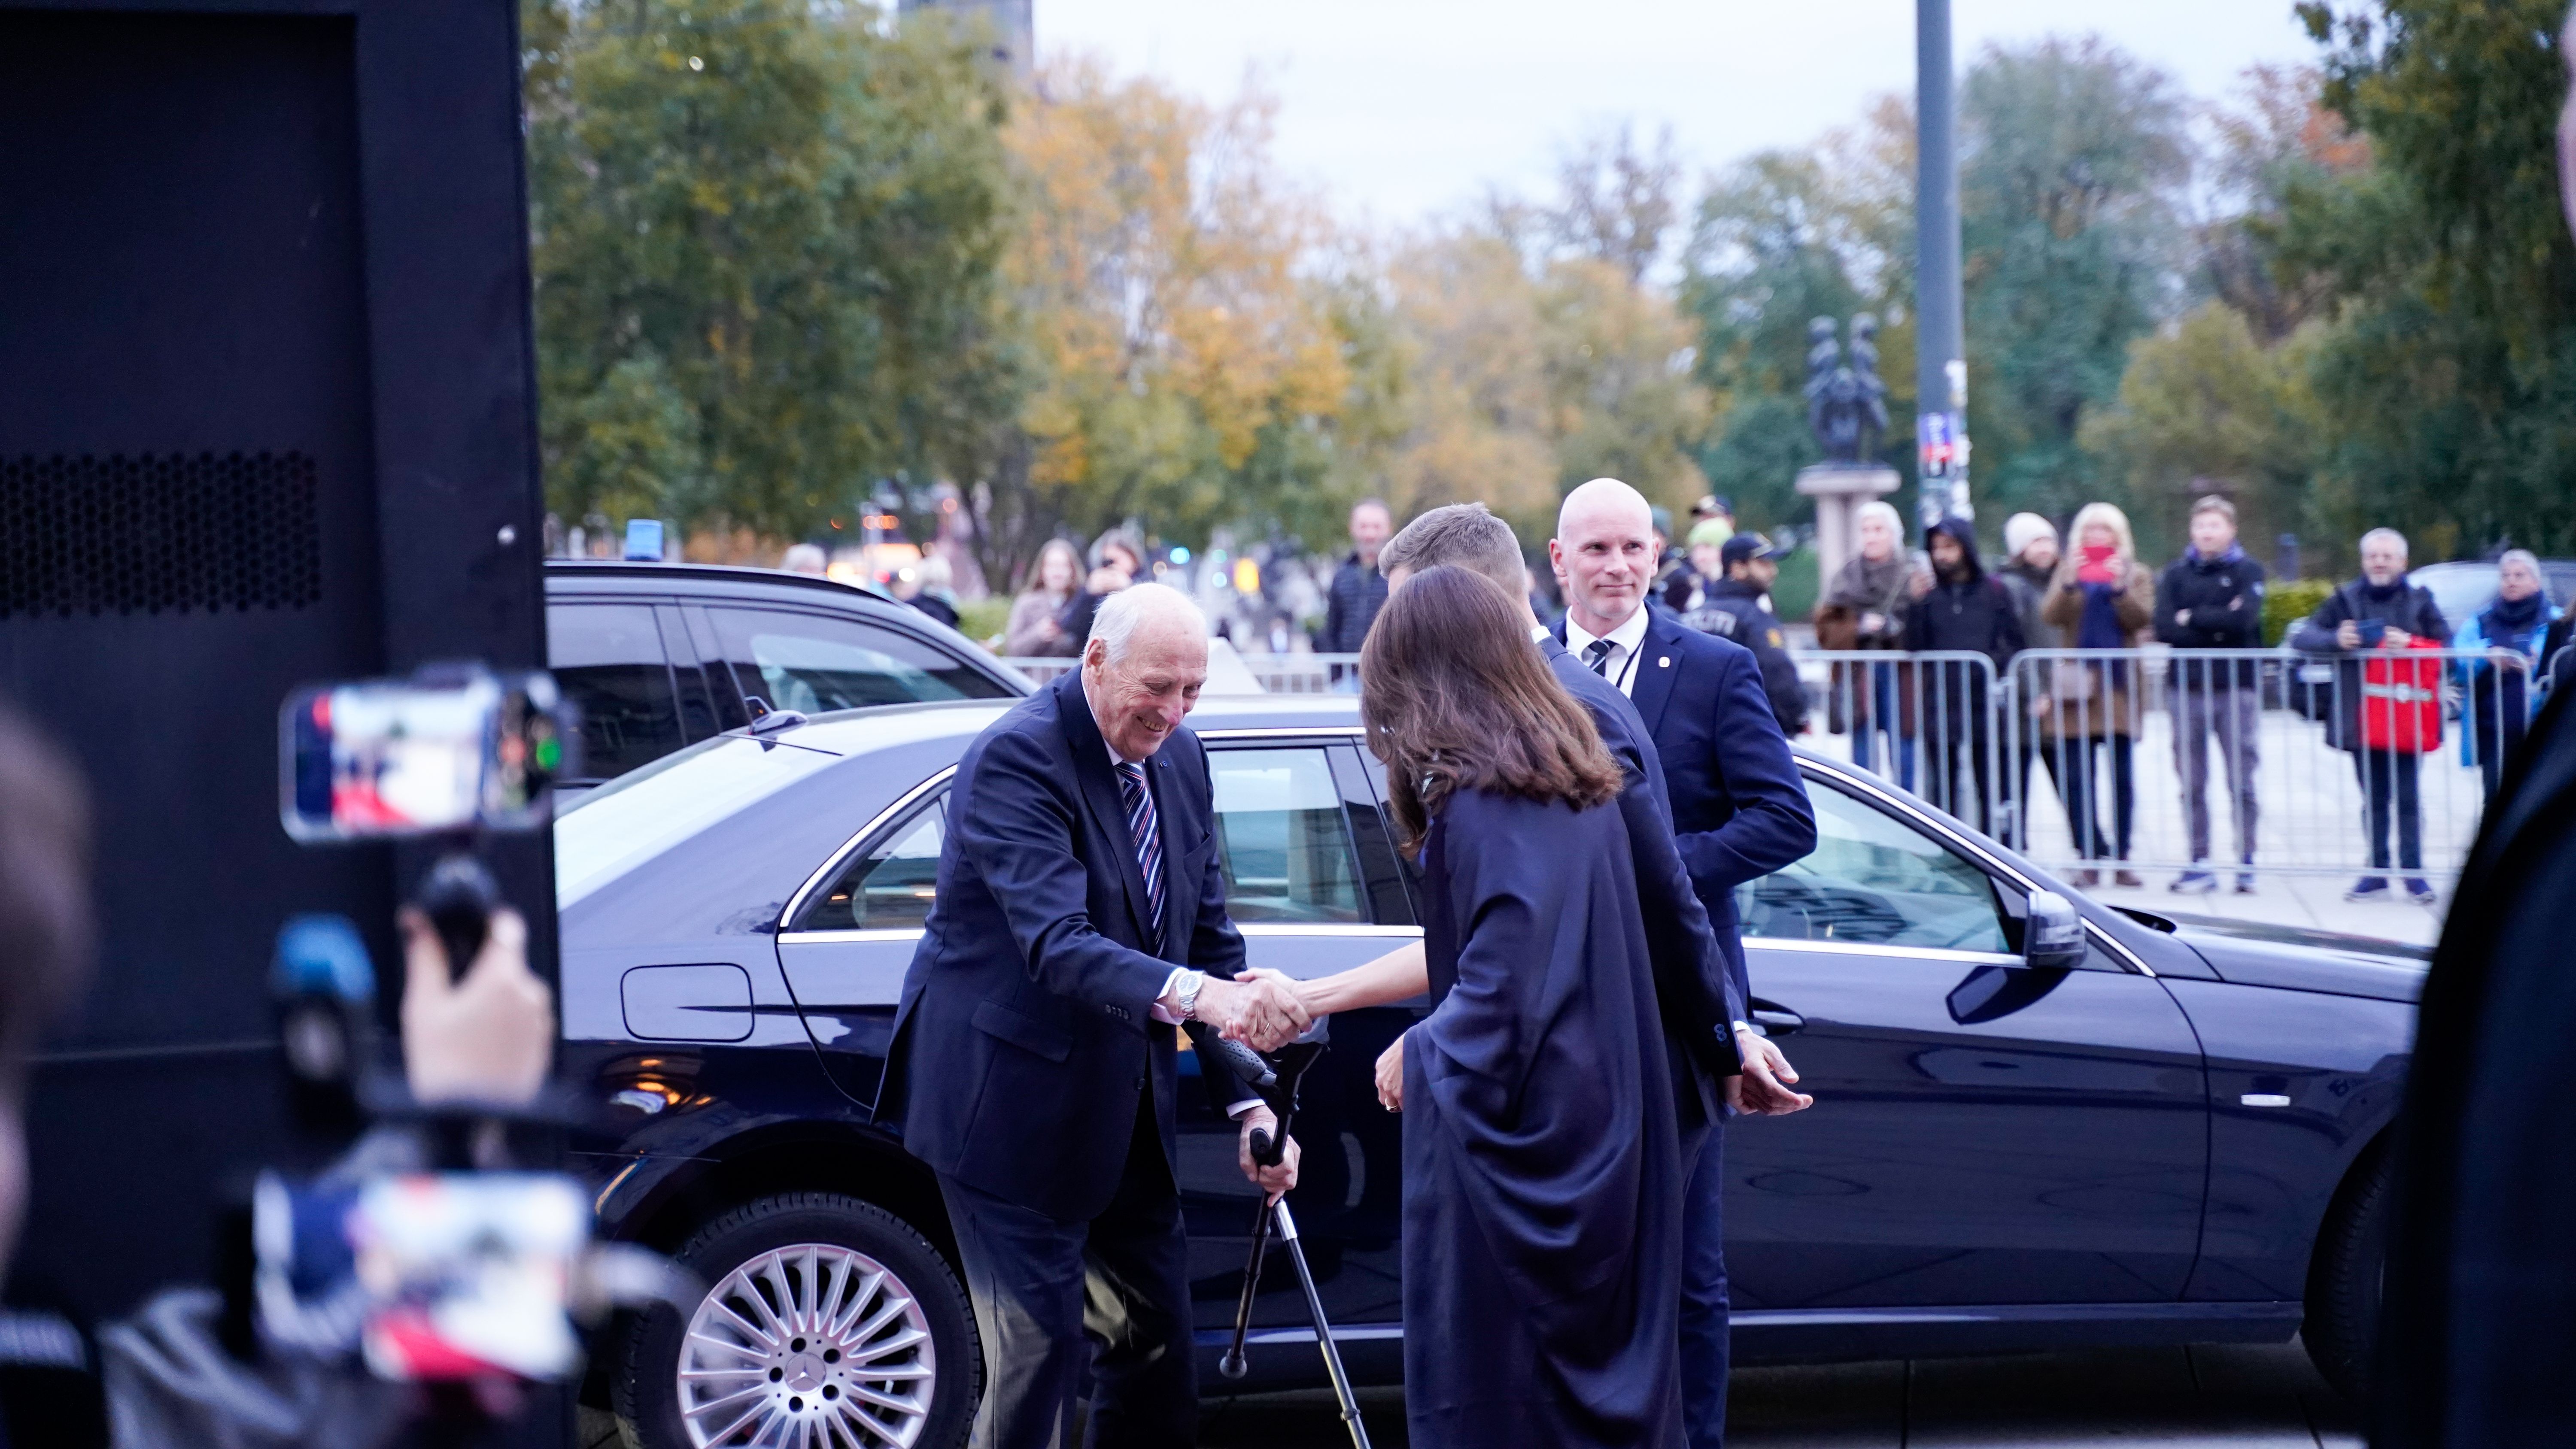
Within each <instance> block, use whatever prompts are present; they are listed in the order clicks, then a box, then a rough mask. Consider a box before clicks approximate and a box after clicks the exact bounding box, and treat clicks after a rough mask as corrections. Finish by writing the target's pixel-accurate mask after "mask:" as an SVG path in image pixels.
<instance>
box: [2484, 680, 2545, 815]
mask: <svg viewBox="0 0 2576 1449" xmlns="http://www.w3.org/2000/svg"><path fill="white" fill-rule="evenodd" d="M2469 689H2470V694H2469V727H2470V729H2471V730H2473V731H2474V733H2473V734H2472V735H2471V736H2470V743H2469V748H2470V749H2471V750H2473V751H2474V752H2476V754H2477V757H2478V775H2479V777H2480V778H2481V779H2483V780H2485V782H2486V787H2487V798H2488V799H2490V800H2492V799H2494V798H2495V792H2496V787H2497V786H2498V785H2501V784H2503V783H2504V762H2505V761H2506V760H2507V759H2508V758H2510V757H2511V756H2512V754H2513V752H2514V751H2515V750H2518V749H2520V748H2522V737H2523V735H2524V734H2525V733H2526V732H2527V731H2528V730H2529V729H2530V727H2531V705H2530V703H2529V702H2528V701H2529V696H2528V695H2526V694H2525V693H2524V692H2523V691H2524V686H2523V676H2522V671H2520V670H2518V669H2482V670H2479V671H2478V672H2477V674H2476V675H2475V676H2474V677H2473V678H2472V679H2471V681H2470V684H2469Z"/></svg>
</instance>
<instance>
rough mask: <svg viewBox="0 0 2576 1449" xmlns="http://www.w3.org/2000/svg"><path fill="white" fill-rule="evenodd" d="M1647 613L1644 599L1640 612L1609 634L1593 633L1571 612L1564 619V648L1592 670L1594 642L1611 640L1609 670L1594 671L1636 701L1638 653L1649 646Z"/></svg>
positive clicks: (1630, 616)
mask: <svg viewBox="0 0 2576 1449" xmlns="http://www.w3.org/2000/svg"><path fill="white" fill-rule="evenodd" d="M1646 612H1647V610H1646V605H1645V601H1644V600H1642V599H1641V600H1639V601H1638V603H1637V612H1635V613H1633V614H1630V615H1629V616H1628V618H1627V621H1626V622H1624V623H1622V624H1621V625H1620V626H1619V627H1618V628H1616V629H1613V630H1611V631H1610V632H1609V633H1607V634H1595V633H1592V632H1591V631H1589V630H1587V629H1585V628H1584V627H1583V626H1582V625H1580V624H1578V623H1576V622H1574V616H1573V615H1572V614H1570V613H1569V614H1567V615H1566V616H1565V647H1566V648H1568V649H1570V650H1572V651H1573V652H1574V657H1575V658H1577V659H1580V660H1582V661H1583V667H1584V668H1586V669H1591V668H1592V644H1593V641H1594V640H1596V639H1607V640H1609V641H1610V657H1609V659H1608V660H1607V661H1606V667H1605V668H1602V669H1599V670H1595V671H1594V672H1595V673H1598V674H1600V675H1601V676H1602V677H1603V678H1605V679H1607V680H1609V681H1610V682H1611V683H1612V684H1615V685H1617V686H1619V692H1620V693H1621V694H1624V695H1628V696H1630V697H1632V698H1633V697H1634V696H1635V695H1636V692H1637V654H1638V651H1639V650H1641V649H1643V648H1645V646H1646V624H1647V619H1646Z"/></svg>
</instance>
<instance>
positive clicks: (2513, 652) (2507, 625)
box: [2451, 548, 2558, 799]
mask: <svg viewBox="0 0 2576 1449" xmlns="http://www.w3.org/2000/svg"><path fill="white" fill-rule="evenodd" d="M2557 621H2558V606H2557V605H2555V604H2552V603H2551V602H2549V595H2548V592H2547V591H2546V589H2545V588H2544V587H2543V585H2542V580H2541V577H2540V560H2539V559H2538V558H2537V557H2535V556H2534V555H2533V554H2532V552H2531V550H2529V549H2527V548H2509V549H2506V550H2505V551H2504V556H2503V557H2501V558H2499V559H2497V560H2496V596H2495V602H2493V603H2491V604H2489V605H2487V606H2486V607H2485V608H2483V609H2480V610H2479V611H2478V612H2477V613H2475V614H2473V615H2471V616H2470V617H2469V622H2468V623H2467V624H2466V625H2464V626H2462V628H2461V630H2460V633H2459V636H2458V637H2457V638H2455V639H2453V640H2452V641H2451V646H2452V647H2453V648H2455V649H2483V650H2485V651H2487V654H2486V657H2485V658H2483V659H2464V660H2461V661H2459V664H2458V666H2457V667H2458V670H2459V674H2460V684H2461V687H2462V689H2463V690H2464V692H2465V693H2466V694H2467V696H2468V704H2467V707H2466V708H2465V709H2463V710H2462V711H2461V714H2462V716H2463V717H2464V719H2463V722H2464V723H2466V724H2467V725H2468V728H2467V729H2465V730H2463V731H2461V732H2460V749H2461V750H2462V751H2463V758H2466V759H2470V760H2474V761H2476V762H2477V766H2478V777H2479V779H2480V780H2481V781H2482V782H2484V784H2485V786H2486V793H2487V797H2488V798H2489V799H2493V798H2494V797H2495V792H2496V785H2497V782H2498V781H2499V780H2501V779H2502V778H2503V775H2504V762H2505V761H2506V760H2508V759H2510V758H2512V756H2513V752H2514V751H2515V750H2516V749H2517V748H2519V747H2520V746H2521V744H2522V737H2523V733H2524V732H2525V731H2526V730H2528V729H2529V728H2530V727H2531V716H2532V713H2533V711H2535V710H2537V709H2538V708H2539V707H2540V692H2539V691H2538V690H2537V689H2535V688H2533V687H2532V678H2533V674H2534V672H2535V671H2537V670H2538V668H2539V667H2540V663H2541V659H2542V657H2543V656H2542V654H2541V647H2542V643H2543V641H2545V640H2546V639H2547V638H2548V637H2549V630H2550V628H2551V626H2553V625H2554V624H2556V623H2557Z"/></svg>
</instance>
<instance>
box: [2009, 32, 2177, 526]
mask: <svg viewBox="0 0 2576 1449" xmlns="http://www.w3.org/2000/svg"><path fill="white" fill-rule="evenodd" d="M2186 123H2187V114H2186V111H2185V109H2184V106H2183V103H2182V101H2181V98H2180V97H2179V96H2177V95H2176V94H2175V92H2174V89H2173V84H2172V82H2171V81H2170V80H2169V79H2168V78H2167V77H2166V76H2165V75H2164V74H2163V73H2162V72H2160V71H2157V70H2154V69H2152V68H2150V67H2147V66H2145V65H2142V64H2140V63H2139V62H2137V61H2136V60H2134V59H2132V58H2130V57H2129V56H2127V55H2126V54H2124V53H2122V52H2120V51H2118V50H2116V49H2113V48H2111V47H2109V46H2106V45H2104V44H2103V43H2102V42H2100V41H2098V40H2093V39H2086V40H2083V41H2078V42H2067V41H2062V40H2057V39H2049V40H2043V41H2041V42H2039V43H2038V44H2036V45H2033V46H2031V47H2028V48H2026V49H2014V50H2007V49H2000V48H1990V49H1988V50H1987V51H1986V52H1985V53H1984V54H1983V55H1981V56H1979V57H1978V59H1977V62H1976V63H1975V64H1974V65H1972V66H1970V67H1969V69H1968V74H1967V79H1966V83H1965V85H1964V86H1963V87H1962V88H1961V91H1960V99H1959V127H1960V137H1961V143H1962V144H1961V154H1960V164H1959V207H1960V219H1961V244H1962V249H1963V258H1964V272H1965V275H1966V283H1967V334H1968V349H1969V358H1970V361H1969V382H1970V386H1969V391H1968V406H1969V419H1968V433H1969V436H1970V437H1971V438H1973V439H1974V440H1975V442H1976V466H1975V469H1974V476H1973V479H1972V481H1973V483H1974V485H1975V488H1976V491H1977V494H1978V496H1979V498H1980V499H1981V500H1984V499H1991V500H1992V504H1991V506H1992V507H1993V508H1994V509H1995V510H1996V511H1998V512H2007V511H2010V510H2014V509H2021V508H2031V509H2036V510H2038V511H2040V512H2043V513H2056V514H2064V513H2066V512H2068V511H2071V510H2072V509H2073V508H2075V507H2076V506H2077V505H2079V504H2081V503H2083V502H2085V501H2087V500H2088V499H2091V498H2094V497H2098V496H2102V491H2103V490H2102V483H2103V481H2104V480H2102V479H2099V478H2097V477H2096V476H2095V474H2094V470H2093V469H2092V468H2091V466H2090V460H2089V459H2088V458H2087V457H2086V456H2085V455H2084V453H2083V452H2082V451H2081V450H2080V449H2079V448H2078V447H2077V445H2076V442H2077V435H2078V432H2079V430H2080V429H2081V427H2082V426H2083V422H2084V419H2085V417H2086V415H2087V414H2088V413H2089V412H2091V411H2093V410H2095V409H2097V408H2101V407H2104V406H2107V405H2108V404H2109V403H2110V402H2111V400H2112V397H2113V396H2114V394H2116V393H2117V391H2118V390H2119V386H2120V376H2121V373H2122V371H2123V370H2124V369H2125V368H2126V366H2127V363H2128V347H2129V343H2130V342H2131V341H2132V340H2133V339H2135V338H2137V337H2140V336H2142V335H2144V334H2145V333H2146V332H2147V331H2148V330H2149V329H2151V328H2152V327H2153V326H2154V325H2155V322H2156V320H2157V308H2158V294H2159V291H2160V289H2161V288H2162V287H2163V286H2164V285H2165V283H2166V281H2167V279H2168V278H2169V277H2171V276H2172V274H2173V272H2174V269H2175V267H2176V265H2177V263H2178V262H2179V261H2180V255H2179V247H2178V245H2177V243H2178V242H2179V240H2180V230H2179V226H2178V222H2177V218H2176V215H2175V205H2174V198H2175V194H2176V192H2177V190H2178V189H2179V188H2180V186H2181V185H2182V184H2183V183H2184V182H2185V181H2186V180H2187V178H2188V175H2189V165H2190V152H2189V147H2188V142H2187V137H2186V134H2185V126H2186Z"/></svg>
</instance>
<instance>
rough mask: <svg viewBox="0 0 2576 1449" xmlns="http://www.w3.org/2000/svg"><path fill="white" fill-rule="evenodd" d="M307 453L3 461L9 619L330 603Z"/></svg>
mask: <svg viewBox="0 0 2576 1449" xmlns="http://www.w3.org/2000/svg"><path fill="white" fill-rule="evenodd" d="M314 506H315V496H314V468H313V460H312V459H311V458H310V457H308V456H306V455H304V454H302V453H220V454H218V453H194V454H158V455H149V454H147V455H141V456H129V455H124V454H110V455H108V456H106V457H78V458H69V457H51V458H45V457H25V456H21V457H0V618H7V617H10V616H12V615H40V614H55V615H71V614H158V613H161V612H163V611H164V610H169V611H176V612H184V611H187V610H192V609H202V610H208V611H218V610H224V609H244V610H248V609H298V608H303V607H305V606H307V605H311V604H315V603H319V602H320V601H321V598H322V532H321V526H320V522H319V520H318V519H317V518H316V517H315V515H314Z"/></svg>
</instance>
